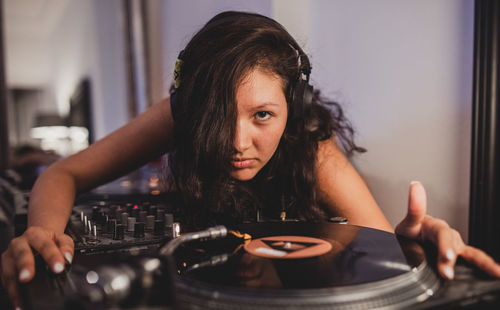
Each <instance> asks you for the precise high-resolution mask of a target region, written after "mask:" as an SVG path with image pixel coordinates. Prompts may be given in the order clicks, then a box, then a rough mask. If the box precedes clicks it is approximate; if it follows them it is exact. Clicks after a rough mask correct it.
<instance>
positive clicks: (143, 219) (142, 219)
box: [139, 211, 148, 223]
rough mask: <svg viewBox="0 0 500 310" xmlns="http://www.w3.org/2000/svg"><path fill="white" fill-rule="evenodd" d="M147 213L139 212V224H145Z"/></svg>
mask: <svg viewBox="0 0 500 310" xmlns="http://www.w3.org/2000/svg"><path fill="white" fill-rule="evenodd" d="M147 216H148V212H147V211H139V222H142V223H146V217H147Z"/></svg>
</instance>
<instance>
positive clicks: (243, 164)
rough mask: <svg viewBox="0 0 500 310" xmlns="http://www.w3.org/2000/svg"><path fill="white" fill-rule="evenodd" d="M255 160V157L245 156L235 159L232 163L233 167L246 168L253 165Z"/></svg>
mask: <svg viewBox="0 0 500 310" xmlns="http://www.w3.org/2000/svg"><path fill="white" fill-rule="evenodd" d="M254 162H255V159H253V158H244V159H237V160H233V161H232V162H231V163H232V164H233V167H234V168H236V169H244V168H249V167H250V166H252V165H253V164H254Z"/></svg>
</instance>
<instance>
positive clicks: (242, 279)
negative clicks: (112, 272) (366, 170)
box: [175, 222, 440, 309]
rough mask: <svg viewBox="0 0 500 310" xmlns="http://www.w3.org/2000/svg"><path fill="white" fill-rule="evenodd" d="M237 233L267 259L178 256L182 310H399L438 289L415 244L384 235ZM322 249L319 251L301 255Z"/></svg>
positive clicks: (235, 252)
mask: <svg viewBox="0 0 500 310" xmlns="http://www.w3.org/2000/svg"><path fill="white" fill-rule="evenodd" d="M239 231H240V232H242V233H248V234H250V235H252V237H253V239H254V240H256V239H259V238H263V239H260V240H257V241H256V242H260V243H258V245H257V246H256V247H255V246H254V247H253V249H254V250H255V249H256V248H258V249H260V250H259V251H260V252H263V253H267V254H269V255H259V254H258V253H256V252H252V250H250V248H251V247H250V246H248V245H247V246H245V248H243V247H239V248H236V249H235V248H234V247H230V246H227V245H220V244H219V245H217V246H214V247H212V248H199V245H193V246H188V247H186V248H184V249H181V250H180V251H179V253H176V262H177V266H178V270H179V273H180V274H179V276H176V278H175V287H176V298H177V304H178V305H179V307H180V308H186V309H207V308H209V309H235V308H237V309H271V308H272V309H276V308H287V309H298V308H314V309H330V308H335V309H358V308H363V309H366V308H370V309H373V308H384V309H385V308H402V307H406V306H409V305H411V304H414V303H417V302H421V301H423V300H425V299H427V298H428V297H429V296H431V295H432V294H433V293H434V292H435V291H436V290H437V288H438V287H439V284H440V281H439V279H438V278H437V277H436V275H435V273H434V271H433V270H432V268H430V267H429V265H428V264H427V262H426V259H425V253H424V251H423V249H422V248H421V247H420V246H419V245H418V244H416V243H414V242H410V241H408V240H398V238H396V236H395V235H394V234H391V233H387V232H384V231H379V230H376V229H370V228H365V227H359V226H352V225H345V224H334V223H306V222H287V223H258V224H251V225H244V226H242V227H239ZM325 244H327V245H328V250H327V251H324V249H325ZM320 247H323V248H322V249H323V252H321V251H320V252H318V251H316V252H315V253H316V254H317V253H319V254H317V255H305V256H304V253H305V254H307V253H312V252H308V251H309V250H311V251H313V250H318V249H319V248H320ZM193 253H198V254H199V255H198V256H199V257H200V259H199V260H198V261H195V262H193V261H192V257H193ZM252 253H253V254H252ZM280 253H281V254H280ZM299 254H301V255H299ZM273 255H275V256H276V257H275V258H273Z"/></svg>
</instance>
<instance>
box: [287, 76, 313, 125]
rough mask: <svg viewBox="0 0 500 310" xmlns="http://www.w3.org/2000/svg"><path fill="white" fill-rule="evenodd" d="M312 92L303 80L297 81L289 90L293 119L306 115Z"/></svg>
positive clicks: (311, 88) (309, 106)
mask: <svg viewBox="0 0 500 310" xmlns="http://www.w3.org/2000/svg"><path fill="white" fill-rule="evenodd" d="M313 91H314V90H313V87H312V86H311V85H310V84H309V83H308V82H307V81H304V80H300V81H297V82H296V83H295V85H294V86H293V87H292V88H291V92H290V104H291V110H292V118H293V119H298V118H301V117H304V116H305V115H307V113H308V111H309V109H310V108H311V104H312V99H313Z"/></svg>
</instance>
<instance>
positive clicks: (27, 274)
mask: <svg viewBox="0 0 500 310" xmlns="http://www.w3.org/2000/svg"><path fill="white" fill-rule="evenodd" d="M29 277H30V271H29V270H28V269H23V270H21V272H20V273H19V280H20V281H23V280H26V279H28V278H29Z"/></svg>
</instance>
